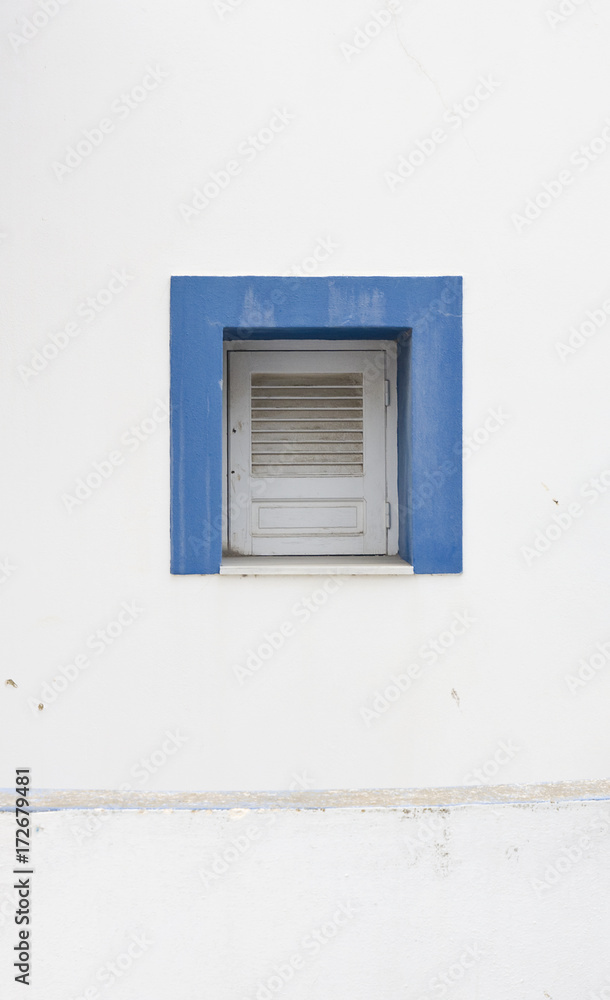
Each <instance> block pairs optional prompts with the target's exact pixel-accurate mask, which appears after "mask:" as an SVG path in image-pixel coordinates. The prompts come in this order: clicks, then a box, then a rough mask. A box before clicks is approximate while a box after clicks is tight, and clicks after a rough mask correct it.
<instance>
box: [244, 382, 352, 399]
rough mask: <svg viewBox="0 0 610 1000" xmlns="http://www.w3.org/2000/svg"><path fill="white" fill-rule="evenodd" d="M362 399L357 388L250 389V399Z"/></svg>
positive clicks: (276, 387)
mask: <svg viewBox="0 0 610 1000" xmlns="http://www.w3.org/2000/svg"><path fill="white" fill-rule="evenodd" d="M344 398H345V399H362V389H361V388H360V387H359V386H349V387H348V388H345V389H344V388H342V387H341V386H333V387H332V388H325V387H324V386H319V385H318V386H311V387H307V388H305V387H303V386H301V387H298V386H273V387H272V386H268V387H266V388H260V389H255V388H253V389H252V399H344Z"/></svg>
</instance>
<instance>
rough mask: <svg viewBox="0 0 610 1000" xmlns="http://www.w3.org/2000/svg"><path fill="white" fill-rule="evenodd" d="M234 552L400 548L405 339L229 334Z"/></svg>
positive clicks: (229, 545) (229, 535)
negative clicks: (401, 350)
mask: <svg viewBox="0 0 610 1000" xmlns="http://www.w3.org/2000/svg"><path fill="white" fill-rule="evenodd" d="M224 384H225V386H226V393H227V409H226V428H227V433H226V447H227V455H226V466H227V469H228V476H227V486H226V507H225V510H226V517H225V523H226V526H227V531H226V540H225V551H226V552H227V553H229V554H233V555H247V556H250V555H255V556H283V555H292V556H296V555H335V556H336V555H388V554H391V555H393V554H396V553H397V552H398V532H397V512H398V508H397V504H398V492H397V454H398V452H397V435H396V406H395V401H396V344H395V343H392V342H383V341H380V342H374V341H373V342H358V341H347V342H339V343H337V342H333V341H317V340H313V341H296V342H294V341H293V342H290V341H281V340H278V341H264V342H259V343H257V344H248V343H247V342H246V343H243V342H233V343H232V342H228V343H227V350H226V357H225V380H224Z"/></svg>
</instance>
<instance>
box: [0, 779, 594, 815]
mask: <svg viewBox="0 0 610 1000" xmlns="http://www.w3.org/2000/svg"><path fill="white" fill-rule="evenodd" d="M608 798H610V779H600V780H595V781H593V780H592V781H559V782H552V783H548V784H537V785H479V786H474V787H473V786H472V785H468V786H462V787H453V788H408V789H405V788H377V789H375V788H373V789H358V790H356V791H350V790H338V791H324V790H322V791H303V792H240V791H235V792H186V791H177V792H140V791H137V790H135V789H132V790H130V791H127V792H118V791H105V790H96V791H86V790H81V789H79V790H73V791H71V790H69V789H58V790H53V789H48V790H39V791H32V792H31V794H30V796H29V801H30V807H31V809H32V811H34V812H49V811H52V810H57V809H66V810H68V809H113V810H120V809H139V810H146V809H186V810H189V809H190V810H200V809H294V810H299V809H414V808H419V809H421V808H439V807H449V806H462V805H476V804H498V805H501V804H507V805H511V804H514V805H518V804H520V803H534V802H539V803H548V804H553V803H561V802H571V801H583V800H588V799H589V800H590V799H608ZM14 808H15V793H14V792H13V791H7V790H3V791H0V811H1V812H12V811H13V810H14Z"/></svg>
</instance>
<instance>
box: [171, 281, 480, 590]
mask: <svg viewBox="0 0 610 1000" xmlns="http://www.w3.org/2000/svg"><path fill="white" fill-rule="evenodd" d="M290 337H294V338H298V339H306V338H312V339H313V338H315V339H318V340H320V339H321V340H332V339H337V340H356V339H368V340H371V339H376V338H378V339H383V340H392V339H394V340H396V341H397V343H398V453H399V454H398V498H399V552H400V555H401V556H402V558H403V559H405V560H406V561H407V562H409V563H412V564H413V567H414V571H415V573H460V572H461V570H462V279H461V278H459V277H429V278H428V277H426V278H389V277H377V278H374V277H373V278H369V277H367V278H361V277H333V278H292V277H289V278H280V277H173V278H172V283H171V352H170V353H171V552H172V563H171V571H172V573H206V574H207V573H218V572H219V570H220V561H221V548H222V518H223V512H222V496H223V481H222V449H223V442H222V378H223V339H235V338H239V339H240V340H243V339H246V338H249V339H252V340H255V339H265V340H270V339H274V338H277V339H282V340H286V339H289V338H290Z"/></svg>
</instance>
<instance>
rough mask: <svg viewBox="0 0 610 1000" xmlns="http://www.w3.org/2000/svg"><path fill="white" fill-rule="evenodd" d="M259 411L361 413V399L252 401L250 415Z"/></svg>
mask: <svg viewBox="0 0 610 1000" xmlns="http://www.w3.org/2000/svg"><path fill="white" fill-rule="evenodd" d="M261 410H277V411H278V412H281V411H282V410H305V412H307V410H359V411H360V413H362V400H361V399H275V400H272V399H253V400H252V413H253V414H256V413H259V412H260V411H261Z"/></svg>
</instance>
